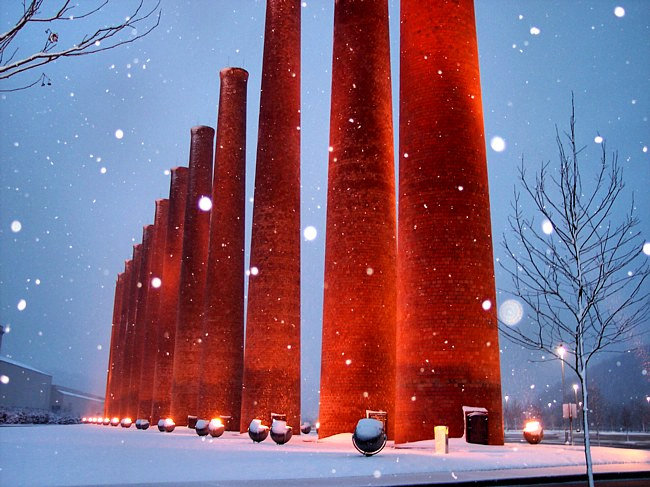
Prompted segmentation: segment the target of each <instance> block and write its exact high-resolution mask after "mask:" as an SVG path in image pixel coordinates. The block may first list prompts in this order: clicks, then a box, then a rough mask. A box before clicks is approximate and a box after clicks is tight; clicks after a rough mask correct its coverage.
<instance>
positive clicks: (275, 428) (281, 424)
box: [271, 419, 293, 445]
mask: <svg viewBox="0 0 650 487" xmlns="http://www.w3.org/2000/svg"><path fill="white" fill-rule="evenodd" d="M292 435H293V433H292V429H291V426H287V422H286V421H283V420H281V419H274V420H273V423H272V424H271V439H272V440H273V441H275V442H276V443H277V444H278V445H284V444H285V443H286V442H287V441H289V440H290V439H291V436H292Z"/></svg>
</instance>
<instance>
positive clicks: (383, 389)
mask: <svg viewBox="0 0 650 487" xmlns="http://www.w3.org/2000/svg"><path fill="white" fill-rule="evenodd" d="M333 55H334V56H333V57H334V62H333V68H332V80H333V82H332V110H331V119H330V149H329V150H330V154H329V174H328V188H327V189H328V193H327V232H326V243H325V286H324V289H325V291H324V301H323V342H322V343H323V349H322V358H321V360H322V362H321V384H320V413H319V419H320V423H321V425H320V429H319V432H318V433H319V435H320V436H321V437H323V436H330V435H333V434H337V433H343V432H350V431H354V429H355V426H356V424H357V421H358V420H359V419H360V418H363V417H364V416H365V413H366V410H368V409H370V410H381V411H386V412H387V413H388V422H389V424H388V434H389V435H391V436H392V435H393V434H394V427H393V425H394V395H395V378H394V370H395V369H394V367H395V321H396V317H395V308H396V289H395V286H396V284H395V266H396V251H397V249H396V242H395V232H396V230H395V224H396V223H395V170H394V159H393V123H392V106H391V79H390V45H389V37H388V3H387V0H378V1H372V2H367V1H366V2H363V1H354V0H339V1H338V2H336V5H335V7H334V51H333Z"/></svg>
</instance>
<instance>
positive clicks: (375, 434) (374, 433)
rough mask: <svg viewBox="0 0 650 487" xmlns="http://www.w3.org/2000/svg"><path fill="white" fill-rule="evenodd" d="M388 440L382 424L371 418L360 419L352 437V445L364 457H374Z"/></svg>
mask: <svg viewBox="0 0 650 487" xmlns="http://www.w3.org/2000/svg"><path fill="white" fill-rule="evenodd" d="M387 440H388V438H387V436H386V432H385V431H384V424H383V423H382V422H381V421H379V420H377V419H371V418H363V419H360V420H359V422H358V423H357V427H356V428H355V429H354V434H353V435H352V444H353V445H354V447H355V448H356V449H357V451H358V452H359V453H361V454H363V455H364V456H366V457H371V456H372V455H376V454H377V453H379V452H380V451H382V450H383V449H384V447H385V446H386V441H387Z"/></svg>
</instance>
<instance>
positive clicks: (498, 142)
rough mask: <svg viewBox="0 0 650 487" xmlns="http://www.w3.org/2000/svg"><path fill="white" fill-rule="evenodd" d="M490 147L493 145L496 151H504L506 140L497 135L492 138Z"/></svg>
mask: <svg viewBox="0 0 650 487" xmlns="http://www.w3.org/2000/svg"><path fill="white" fill-rule="evenodd" d="M490 147H492V150H493V151H494V152H503V151H504V150H506V141H505V140H503V138H502V137H499V136H498V135H497V136H496V137H492V139H490Z"/></svg>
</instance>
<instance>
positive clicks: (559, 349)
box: [557, 344, 569, 443]
mask: <svg viewBox="0 0 650 487" xmlns="http://www.w3.org/2000/svg"><path fill="white" fill-rule="evenodd" d="M557 354H558V355H559V356H560V365H561V366H562V425H563V426H564V443H568V442H569V437H568V434H567V429H566V421H565V420H564V355H565V354H566V349H565V348H564V345H562V344H560V346H559V347H557Z"/></svg>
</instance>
